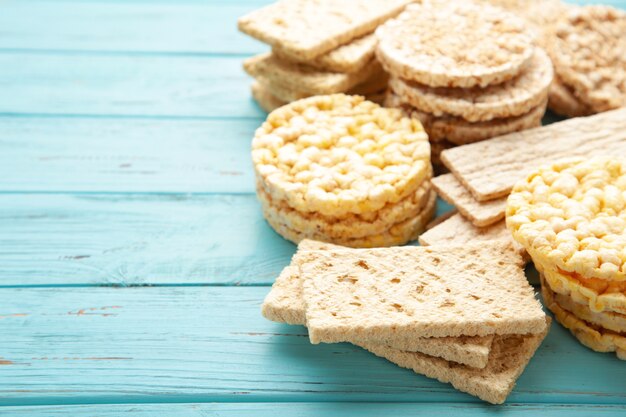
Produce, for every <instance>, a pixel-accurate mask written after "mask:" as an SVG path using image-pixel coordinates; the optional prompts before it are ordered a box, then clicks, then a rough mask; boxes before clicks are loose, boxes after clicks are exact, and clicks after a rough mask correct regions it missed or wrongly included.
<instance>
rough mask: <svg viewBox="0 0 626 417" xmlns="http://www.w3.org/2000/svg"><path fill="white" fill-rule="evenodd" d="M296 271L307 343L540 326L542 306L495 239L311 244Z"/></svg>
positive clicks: (508, 250) (512, 256)
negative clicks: (340, 246)
mask: <svg viewBox="0 0 626 417" xmlns="http://www.w3.org/2000/svg"><path fill="white" fill-rule="evenodd" d="M305 256H306V257H307V259H306V260H305V261H304V262H303V263H302V266H301V268H300V274H301V279H302V280H303V281H302V287H303V296H304V302H305V306H306V321H307V327H308V328H309V339H310V340H311V342H312V343H314V344H315V343H320V342H325V343H336V342H344V341H348V342H349V341H353V340H359V341H371V342H377V343H379V342H384V343H391V342H393V343H394V346H396V345H398V344H400V343H410V341H411V340H414V339H415V338H420V337H448V336H486V335H491V334H526V333H540V332H541V331H543V329H544V327H545V321H544V317H545V314H544V313H543V311H542V309H541V305H540V304H539V302H538V301H537V300H536V299H535V294H534V290H533V288H532V287H531V286H530V285H529V284H528V281H527V280H526V276H525V274H524V270H523V264H524V262H523V259H522V257H521V256H520V255H519V253H517V251H515V249H514V248H513V246H512V245H510V244H508V243H504V242H498V241H488V242H480V243H473V244H467V245H463V246H452V245H438V246H421V247H420V246H417V247H396V248H376V249H363V250H360V251H345V250H335V251H333V250H331V251H318V252H310V253H308V254H307V255H305Z"/></svg>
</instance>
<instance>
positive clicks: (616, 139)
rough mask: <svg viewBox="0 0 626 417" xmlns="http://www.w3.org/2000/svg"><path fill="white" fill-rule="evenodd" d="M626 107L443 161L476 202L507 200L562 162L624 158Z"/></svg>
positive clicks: (447, 154)
mask: <svg viewBox="0 0 626 417" xmlns="http://www.w3.org/2000/svg"><path fill="white" fill-rule="evenodd" d="M624 120H626V108H620V109H617V110H612V111H608V112H604V113H599V114H596V115H593V116H587V117H578V118H574V119H568V120H564V121H562V122H558V123H553V124H551V125H547V126H543V127H538V128H535V129H529V130H525V131H521V132H516V133H510V134H508V135H504V136H499V137H496V138H493V139H489V140H485V141H482V142H477V143H473V144H470V145H464V146H459V147H456V148H452V149H447V150H445V151H443V152H442V154H441V160H442V161H443V163H444V164H445V166H446V167H448V169H450V171H451V172H452V173H453V174H454V176H455V177H456V178H457V179H458V180H459V181H460V182H461V183H463V185H464V186H465V187H466V188H467V189H468V190H469V191H470V192H471V193H472V195H473V196H474V198H475V199H476V200H478V201H487V200H493V199H496V198H500V197H504V196H506V195H508V194H509V193H510V192H511V189H512V188H513V186H514V185H515V183H516V182H517V181H518V180H520V179H522V178H524V177H525V176H526V175H528V173H529V172H531V171H532V170H534V169H536V168H538V167H539V166H541V165H545V164H549V163H552V162H554V161H556V160H557V159H560V158H568V157H592V156H597V155H626V128H625V127H624Z"/></svg>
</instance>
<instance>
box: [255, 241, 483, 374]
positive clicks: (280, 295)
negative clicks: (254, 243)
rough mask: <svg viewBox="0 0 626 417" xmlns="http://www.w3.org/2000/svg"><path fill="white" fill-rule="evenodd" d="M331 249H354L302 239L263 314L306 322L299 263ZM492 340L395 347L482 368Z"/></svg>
mask: <svg viewBox="0 0 626 417" xmlns="http://www.w3.org/2000/svg"><path fill="white" fill-rule="evenodd" d="M329 249H334V250H337V249H346V250H355V249H348V248H343V247H341V246H337V245H333V244H330V243H323V242H318V241H314V240H303V241H302V242H301V243H300V245H298V251H297V252H296V254H295V255H294V257H293V259H292V261H291V264H290V265H288V266H286V267H285V268H284V269H283V270H282V272H281V273H280V275H279V276H278V278H276V281H275V282H274V284H273V285H272V289H271V290H270V292H269V294H268V295H267V296H266V297H265V300H264V301H263V305H262V307H261V313H262V314H263V317H265V318H267V319H268V320H272V321H275V322H279V323H287V324H293V325H306V315H305V305H304V300H303V298H302V284H301V280H300V273H299V268H300V265H301V264H302V262H303V260H304V257H303V253H306V252H309V251H313V250H329ZM356 250H358V249H356ZM492 341H493V337H492V336H462V337H439V338H416V339H414V340H413V341H412V343H411V344H406V343H403V344H402V345H398V346H394V347H393V348H394V349H402V350H404V351H407V352H422V353H425V354H428V355H431V356H436V357H439V358H444V359H445V360H448V361H452V362H457V363H461V364H465V365H468V366H471V367H475V368H483V367H485V365H486V364H487V360H488V358H489V352H490V350H491V343H492Z"/></svg>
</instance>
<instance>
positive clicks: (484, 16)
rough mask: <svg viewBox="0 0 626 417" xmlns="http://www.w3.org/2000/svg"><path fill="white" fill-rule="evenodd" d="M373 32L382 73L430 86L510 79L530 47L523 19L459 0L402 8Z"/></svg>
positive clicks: (530, 52)
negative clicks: (395, 15) (400, 11)
mask: <svg viewBox="0 0 626 417" xmlns="http://www.w3.org/2000/svg"><path fill="white" fill-rule="evenodd" d="M451 28H454V29H455V33H454V35H455V36H450V29H451ZM376 36H377V37H378V46H377V48H376V55H377V57H378V59H379V60H380V61H381V63H382V64H383V66H384V67H385V69H386V70H387V72H389V73H391V74H393V75H396V76H398V77H401V78H404V79H406V80H414V81H417V82H420V83H422V84H424V85H429V86H432V87H474V86H482V87H485V86H487V85H490V84H497V83H500V82H503V81H506V80H509V79H511V78H513V77H515V76H516V75H518V74H519V73H520V72H521V71H522V69H523V68H524V67H525V66H526V65H527V64H528V63H529V61H530V59H531V57H532V55H533V51H534V46H533V39H532V36H531V35H530V33H529V32H528V31H527V28H526V25H525V23H524V21H523V20H522V19H519V18H517V17H516V16H514V15H513V14H510V13H508V12H506V11H504V10H502V9H499V8H495V7H491V6H488V5H479V4H475V3H471V2H461V1H448V2H444V1H425V2H424V3H423V4H412V5H410V6H407V8H406V9H405V11H403V12H402V13H400V15H399V16H398V17H397V18H395V19H391V20H389V21H388V22H386V23H385V24H384V25H382V26H381V27H379V28H378V29H377V30H376Z"/></svg>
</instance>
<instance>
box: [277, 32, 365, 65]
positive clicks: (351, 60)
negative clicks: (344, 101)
mask: <svg viewBox="0 0 626 417" xmlns="http://www.w3.org/2000/svg"><path fill="white" fill-rule="evenodd" d="M376 43H377V41H376V36H375V35H374V34H373V33H370V34H368V35H365V36H363V37H361V38H358V39H355V40H353V41H350V43H346V44H345V45H341V46H340V47H338V48H337V49H333V50H332V51H328V52H326V53H324V54H322V55H320V56H318V57H315V58H313V59H309V60H305V61H301V60H296V62H300V63H303V64H307V65H310V66H312V67H314V68H318V69H321V70H324V71H329V72H345V73H352V72H359V71H361V70H362V69H363V67H365V65H366V64H367V63H368V62H370V61H371V60H372V59H373V58H374V52H375V51H376ZM272 54H273V55H276V56H277V57H278V58H280V59H282V60H285V61H291V60H293V58H292V57H291V56H289V55H288V54H283V52H282V48H281V47H275V48H272Z"/></svg>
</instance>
